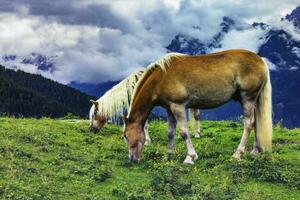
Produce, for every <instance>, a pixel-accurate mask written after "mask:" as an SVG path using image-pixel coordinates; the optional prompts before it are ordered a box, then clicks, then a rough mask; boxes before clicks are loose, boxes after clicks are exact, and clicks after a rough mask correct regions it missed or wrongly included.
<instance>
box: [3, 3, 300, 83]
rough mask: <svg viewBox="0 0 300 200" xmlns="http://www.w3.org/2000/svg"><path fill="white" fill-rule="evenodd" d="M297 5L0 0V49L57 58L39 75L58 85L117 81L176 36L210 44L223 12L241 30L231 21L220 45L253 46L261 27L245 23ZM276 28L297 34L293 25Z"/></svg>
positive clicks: (282, 13)
mask: <svg viewBox="0 0 300 200" xmlns="http://www.w3.org/2000/svg"><path fill="white" fill-rule="evenodd" d="M297 4H298V1H294V0H288V1H285V2H282V1H276V2H274V1H271V0H265V1H261V0H260V1H258V0H254V1H250V0H249V1H243V2H241V1H236V0H228V1H217V0H209V1H208V0H202V1H196V0H163V1H160V0H153V1H126V0H114V1H111V0H84V1H83V0H82V1H76V2H75V1H73V0H64V1H61V0H53V1H40V0H26V1H25V0H14V1H4V0H0V5H1V6H0V42H1V46H0V54H1V55H5V54H16V55H20V56H26V55H29V54H30V53H32V52H37V53H41V54H44V55H46V56H55V62H56V70H55V71H54V72H53V73H48V72H40V73H46V76H47V77H50V78H52V79H55V80H57V81H59V82H62V83H68V82H70V81H79V82H103V81H108V80H119V79H121V78H124V77H125V76H127V75H128V74H129V73H131V72H132V71H133V70H135V69H138V68H142V67H145V66H146V65H147V64H149V63H150V62H152V61H154V60H156V59H158V58H159V57H160V56H162V55H163V54H164V53H165V52H166V49H165V47H166V46H167V45H168V44H169V43H170V41H171V40H172V39H173V38H174V36H175V35H177V34H179V33H180V34H184V35H187V36H189V37H193V38H197V39H199V40H200V41H201V42H203V43H206V42H209V41H210V40H211V39H212V37H213V36H214V35H215V34H216V33H218V32H219V31H220V30H221V27H220V23H221V22H222V19H223V17H224V16H229V17H231V18H233V19H234V20H235V21H236V23H237V24H239V25H240V26H242V27H239V25H236V27H235V28H234V29H232V30H231V31H229V32H228V34H227V35H225V37H224V40H223V41H222V43H221V44H222V49H227V48H246V49H250V50H253V51H256V50H257V48H258V46H259V45H260V44H261V43H262V42H263V40H262V39H261V38H262V36H263V35H264V31H262V30H260V29H250V28H247V24H251V23H253V22H255V21H257V22H266V23H268V22H273V20H274V19H278V20H277V22H278V21H279V20H280V18H281V17H284V16H285V15H286V14H287V13H289V12H291V10H292V9H293V8H295V7H296V5H297ZM257 5H259V6H257ZM280 23H288V22H278V23H277V24H280ZM244 26H245V27H244ZM282 27H285V29H288V30H289V32H293V34H294V36H295V37H299V34H298V33H297V32H295V30H293V29H292V26H290V25H289V26H283V25H282ZM286 27H287V28H286ZM217 50H220V49H213V50H212V51H217ZM14 64H15V63H14ZM25 67H26V66H22V69H24V68H25ZM28 68H29V69H30V70H27V71H31V72H34V70H35V69H34V67H33V66H28Z"/></svg>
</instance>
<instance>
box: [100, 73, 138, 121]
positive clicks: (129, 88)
mask: <svg viewBox="0 0 300 200" xmlns="http://www.w3.org/2000/svg"><path fill="white" fill-rule="evenodd" d="M142 74H143V71H136V72H134V73H132V74H130V75H129V76H128V77H127V78H126V79H124V80H123V81H121V82H120V83H118V84H117V85H115V86H114V87H113V88H112V89H110V90H109V91H107V92H106V93H105V94H104V95H103V96H102V97H100V98H99V99H98V100H97V102H98V109H99V110H98V114H99V115H100V116H103V117H105V118H106V119H111V120H112V121H116V119H117V118H118V117H119V116H118V115H120V114H121V113H123V112H124V111H125V110H127V111H128V109H129V105H130V100H131V96H132V94H133V90H134V88H135V85H136V83H137V82H138V80H139V79H140V77H141V76H142Z"/></svg>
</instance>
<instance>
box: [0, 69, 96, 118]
mask: <svg viewBox="0 0 300 200" xmlns="http://www.w3.org/2000/svg"><path fill="white" fill-rule="evenodd" d="M90 98H93V97H91V96H88V95H86V94H84V93H81V92H80V91H78V90H75V89H73V88H69V87H68V86H65V85H62V84H59V83H57V82H55V81H52V80H49V79H46V78H44V77H42V76H41V75H36V74H29V73H25V72H23V71H19V70H17V71H15V70H11V69H7V68H5V67H3V66H0V100H1V104H0V113H1V114H2V115H13V116H25V117H44V116H46V117H62V116H65V115H66V114H67V113H72V114H74V115H79V116H81V117H87V116H88V111H89V108H90V106H91V105H90V102H89V99H90Z"/></svg>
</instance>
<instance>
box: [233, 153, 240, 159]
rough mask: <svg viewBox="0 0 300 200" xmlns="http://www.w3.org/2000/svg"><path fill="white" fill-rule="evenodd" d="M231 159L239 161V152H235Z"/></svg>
mask: <svg viewBox="0 0 300 200" xmlns="http://www.w3.org/2000/svg"><path fill="white" fill-rule="evenodd" d="M231 157H232V158H236V159H238V160H240V159H241V152H235V153H234V154H233V155H232V156H231Z"/></svg>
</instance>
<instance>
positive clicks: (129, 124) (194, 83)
mask: <svg viewBox="0 0 300 200" xmlns="http://www.w3.org/2000/svg"><path fill="white" fill-rule="evenodd" d="M232 99H233V100H235V101H239V102H240V103H241V105H242V107H243V110H244V131H243V136H242V139H241V142H240V144H239V146H238V148H237V150H236V152H235V153H234V157H238V158H239V157H240V155H241V153H242V152H244V151H245V148H246V143H247V139H248V136H249V134H250V131H251V129H252V128H254V127H255V137H254V145H253V150H252V153H258V152H259V151H271V146H272V114H271V113H272V111H271V110H272V108H271V105H272V102H271V101H272V100H271V83H270V77H269V70H268V67H267V65H266V64H265V62H264V61H263V60H262V58H260V57H259V56H258V55H257V54H255V53H253V52H250V51H246V50H228V51H223V52H219V53H212V54H207V55H197V56H190V55H184V54H174V53H172V54H167V55H166V56H165V57H163V58H162V59H160V60H158V61H156V62H155V63H152V64H151V65H150V66H148V67H147V69H146V71H145V72H144V73H143V75H142V77H141V78H140V80H139V81H138V83H137V85H136V87H135V89H134V92H133V95H132V100H131V105H130V109H129V112H128V116H127V117H124V118H123V120H124V122H125V129H124V136H125V137H126V139H127V142H128V146H129V158H130V160H131V161H135V162H138V161H140V159H141V151H142V148H143V145H144V143H145V133H144V129H143V127H144V124H145V121H146V119H147V117H148V115H149V113H150V112H151V110H152V108H153V106H155V105H160V106H162V107H164V108H165V109H166V110H167V113H168V122H169V130H168V137H169V147H170V150H169V151H170V153H173V152H174V134H175V128H176V123H178V124H179V127H180V131H181V136H182V138H183V139H184V140H185V141H186V145H187V156H186V158H185V160H184V163H189V164H193V163H194V161H195V160H196V159H197V158H198V156H197V153H196V151H195V149H194V147H193V144H192V141H191V138H190V135H189V133H188V128H187V121H186V115H185V108H199V109H205V108H215V107H218V106H221V105H223V104H225V103H226V102H228V101H230V100H232Z"/></svg>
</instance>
